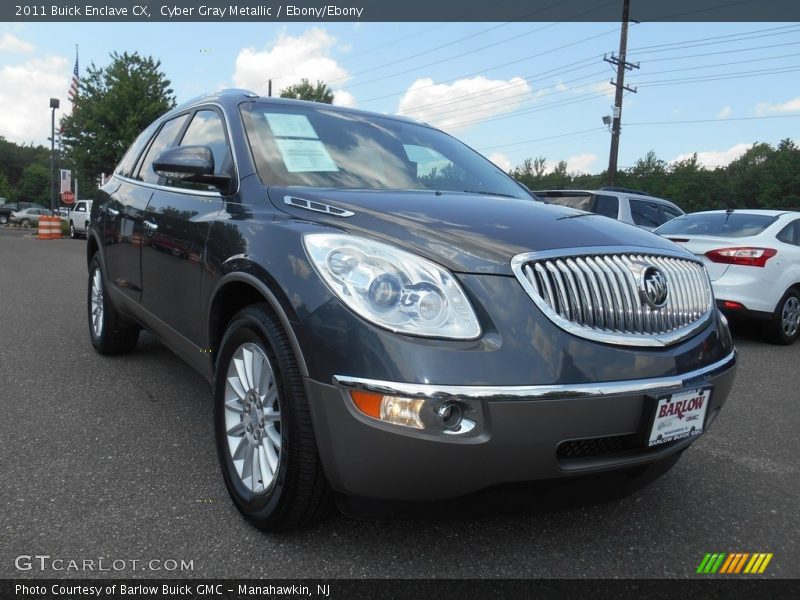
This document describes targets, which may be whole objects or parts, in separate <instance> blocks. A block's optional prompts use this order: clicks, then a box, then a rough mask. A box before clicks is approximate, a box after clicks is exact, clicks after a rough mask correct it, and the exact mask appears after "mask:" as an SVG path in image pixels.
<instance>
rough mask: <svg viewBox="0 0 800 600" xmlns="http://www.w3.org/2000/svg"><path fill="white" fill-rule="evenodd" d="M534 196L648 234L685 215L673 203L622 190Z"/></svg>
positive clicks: (545, 193) (578, 191)
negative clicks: (619, 222)
mask: <svg viewBox="0 0 800 600" xmlns="http://www.w3.org/2000/svg"><path fill="white" fill-rule="evenodd" d="M533 193H534V194H536V195H537V196H538V197H539V198H540V199H542V200H544V201H545V202H549V203H550V204H560V205H561V206H569V207H571V208H577V209H580V210H585V211H588V212H593V213H595V214H598V215H603V216H605V217H611V218H612V219H617V220H618V221H622V222H623V223H630V224H631V225H638V226H639V227H641V228H642V229H647V230H649V231H652V230H653V229H655V228H656V227H658V226H660V225H663V224H664V223H666V222H667V221H669V220H670V219H674V218H675V217H679V216H681V215H683V214H685V213H684V212H683V210H681V208H680V207H679V206H678V205H677V204H675V203H674V202H670V201H669V200H664V199H663V198H658V197H656V196H651V195H650V194H647V193H645V192H640V191H636V190H628V189H625V188H615V187H604V188H601V189H599V190H539V191H535V192H533Z"/></svg>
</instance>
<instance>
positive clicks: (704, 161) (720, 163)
mask: <svg viewBox="0 0 800 600" xmlns="http://www.w3.org/2000/svg"><path fill="white" fill-rule="evenodd" d="M751 145H752V144H745V143H741V144H736V145H735V146H731V147H730V148H728V149H727V150H709V151H706V152H698V153H697V162H698V164H699V165H701V166H703V167H706V168H708V169H713V168H715V167H724V166H725V165H727V164H728V163H730V162H731V161H734V160H736V159H737V158H739V157H740V156H741V155H742V154H744V153H745V152H746V151H747V149H748V148H750V146H751ZM691 157H692V154H691V153H689V154H680V155H678V156H676V157H675V158H673V159H672V160H671V161H670V163H675V162H678V161H681V160H686V159H687V158H691Z"/></svg>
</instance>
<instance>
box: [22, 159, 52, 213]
mask: <svg viewBox="0 0 800 600" xmlns="http://www.w3.org/2000/svg"><path fill="white" fill-rule="evenodd" d="M17 199H18V200H21V201H22V202H38V203H39V204H41V205H43V206H49V204H50V169H49V168H48V167H45V166H44V165H41V164H39V163H33V164H30V165H28V166H27V167H25V170H24V171H23V172H22V178H21V179H20V181H19V185H18V187H17Z"/></svg>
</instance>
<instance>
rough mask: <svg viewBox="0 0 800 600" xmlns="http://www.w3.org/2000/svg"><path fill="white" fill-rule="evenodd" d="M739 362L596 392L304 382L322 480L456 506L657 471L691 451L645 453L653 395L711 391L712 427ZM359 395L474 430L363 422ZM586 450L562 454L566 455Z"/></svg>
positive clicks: (675, 446)
mask: <svg viewBox="0 0 800 600" xmlns="http://www.w3.org/2000/svg"><path fill="white" fill-rule="evenodd" d="M735 364H736V353H735V352H731V353H730V354H729V355H728V356H726V357H725V358H723V359H722V360H719V361H717V362H715V363H713V364H711V365H708V366H706V367H703V368H701V369H697V370H695V371H691V372H688V373H684V374H681V375H676V376H672V377H661V378H654V379H641V380H630V381H620V382H609V383H597V384H574V385H533V386H452V385H445V386H437V385H427V384H403V383H391V382H384V381H374V380H366V379H358V378H351V377H346V376H338V377H335V378H334V381H333V383H323V382H319V381H316V380H313V379H310V378H309V379H306V390H307V394H308V398H309V401H310V403H311V411H312V416H313V420H314V425H315V430H316V434H317V443H318V445H319V451H320V456H321V460H322V463H323V466H324V468H325V472H326V474H327V476H328V479H329V481H330V483H331V485H332V487H333V488H334V489H335V490H337V491H339V492H342V493H344V494H347V495H351V496H359V497H364V498H375V499H392V500H436V499H446V498H453V497H457V496H461V495H465V494H468V493H470V492H474V491H478V490H481V489H483V488H486V487H490V486H493V485H497V484H503V483H511V482H524V481H539V480H550V479H557V478H563V477H569V476H573V475H578V474H586V473H596V472H602V471H609V470H615V469H625V468H628V467H632V466H638V465H645V464H648V463H654V462H657V461H660V460H662V459H668V458H669V457H672V456H674V455H675V454H676V453H678V452H680V451H682V450H684V449H685V448H687V447H688V446H689V445H690V444H691V443H692V442H693V441H694V440H695V439H696V437H693V438H688V439H685V440H681V441H678V442H672V443H670V444H666V445H664V446H663V447H655V448H646V447H645V446H644V445H643V444H639V445H637V443H636V441H635V440H637V439H639V438H640V436H641V434H642V432H643V431H644V429H645V428H647V427H648V425H649V423H646V422H645V418H644V417H643V415H644V414H645V413H646V411H645V400H646V398H647V397H648V396H658V395H661V394H664V393H671V392H674V391H677V390H682V389H693V388H698V387H711V388H712V390H713V391H712V394H711V399H710V404H709V407H708V409H707V412H706V423H705V427H706V428H707V427H708V426H709V425H710V423H711V422H712V421H713V420H714V419H715V418H716V416H717V414H718V413H719V410H720V408H721V407H722V405H723V404H724V403H725V400H726V399H727V396H728V394H729V392H730V390H731V387H732V385H733V380H734V377H735V370H736V368H735ZM350 389H362V390H369V391H376V392H380V393H390V394H396V395H400V396H412V397H420V398H425V399H426V401H427V403H429V404H430V405H431V408H432V409H434V410H435V407H436V405H437V404H441V403H442V402H445V401H454V400H455V401H460V402H463V403H464V405H465V406H466V407H468V408H469V412H468V415H470V416H471V417H472V418H474V419H475V421H476V423H477V426H476V427H475V428H474V429H473V430H471V431H469V432H468V433H466V434H465V435H463V436H460V435H448V434H446V433H444V432H443V431H433V430H431V431H428V430H413V429H410V428H407V427H401V426H397V425H390V424H387V423H384V422H381V421H378V420H376V419H372V418H370V417H367V416H365V415H363V414H362V413H360V412H359V411H358V410H357V409H356V407H355V406H354V404H353V402H352V400H351V399H350V396H349V390H350ZM567 446H569V447H570V448H573V449H574V448H576V447H577V448H579V450H578V451H577V452H576V451H573V450H570V451H568V452H564V451H563V449H564V448H565V447H567Z"/></svg>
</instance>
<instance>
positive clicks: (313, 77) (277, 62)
mask: <svg viewBox="0 0 800 600" xmlns="http://www.w3.org/2000/svg"><path fill="white" fill-rule="evenodd" d="M335 45H336V38H335V37H334V36H332V35H331V34H329V33H328V32H327V31H325V30H324V29H320V28H319V27H312V28H311V29H309V30H307V31H305V32H304V33H302V34H301V35H299V36H296V37H295V36H291V35H285V34H281V35H280V36H278V39H277V40H276V41H275V43H274V44H272V45H271V46H270V48H269V49H266V50H261V51H259V50H256V49H255V48H252V47H250V48H243V49H242V50H240V51H239V55H238V56H237V57H236V70H235V71H234V74H233V81H234V84H235V85H236V86H237V87H242V88H247V89H251V90H254V91H256V92H260V93H264V92H265V91H266V88H267V80H268V79H269V78H270V77H272V78H273V81H272V87H273V90H272V93H273V94H274V95H276V96H277V95H278V94H279V93H280V91H281V90H282V89H283V88H286V87H289V86H290V85H294V84H296V83H300V80H301V79H308V80H309V81H310V82H311V83H316V82H317V81H318V80H319V81H323V82H324V83H326V84H328V85H331V86H332V87H338V86H341V85H342V84H343V83H345V82H346V81H347V80H348V79H349V78H350V74H349V73H348V72H347V70H346V69H345V68H344V67H342V66H341V65H339V63H337V62H336V60H335V59H334V58H332V57H331V51H332V50H333V48H334V46H335ZM337 94H338V95H339V96H340V97H342V98H343V99H346V100H348V101H350V102H352V103H355V100H354V98H353V96H352V95H351V94H349V93H347V92H344V91H343V90H341V89H339V90H337Z"/></svg>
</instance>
